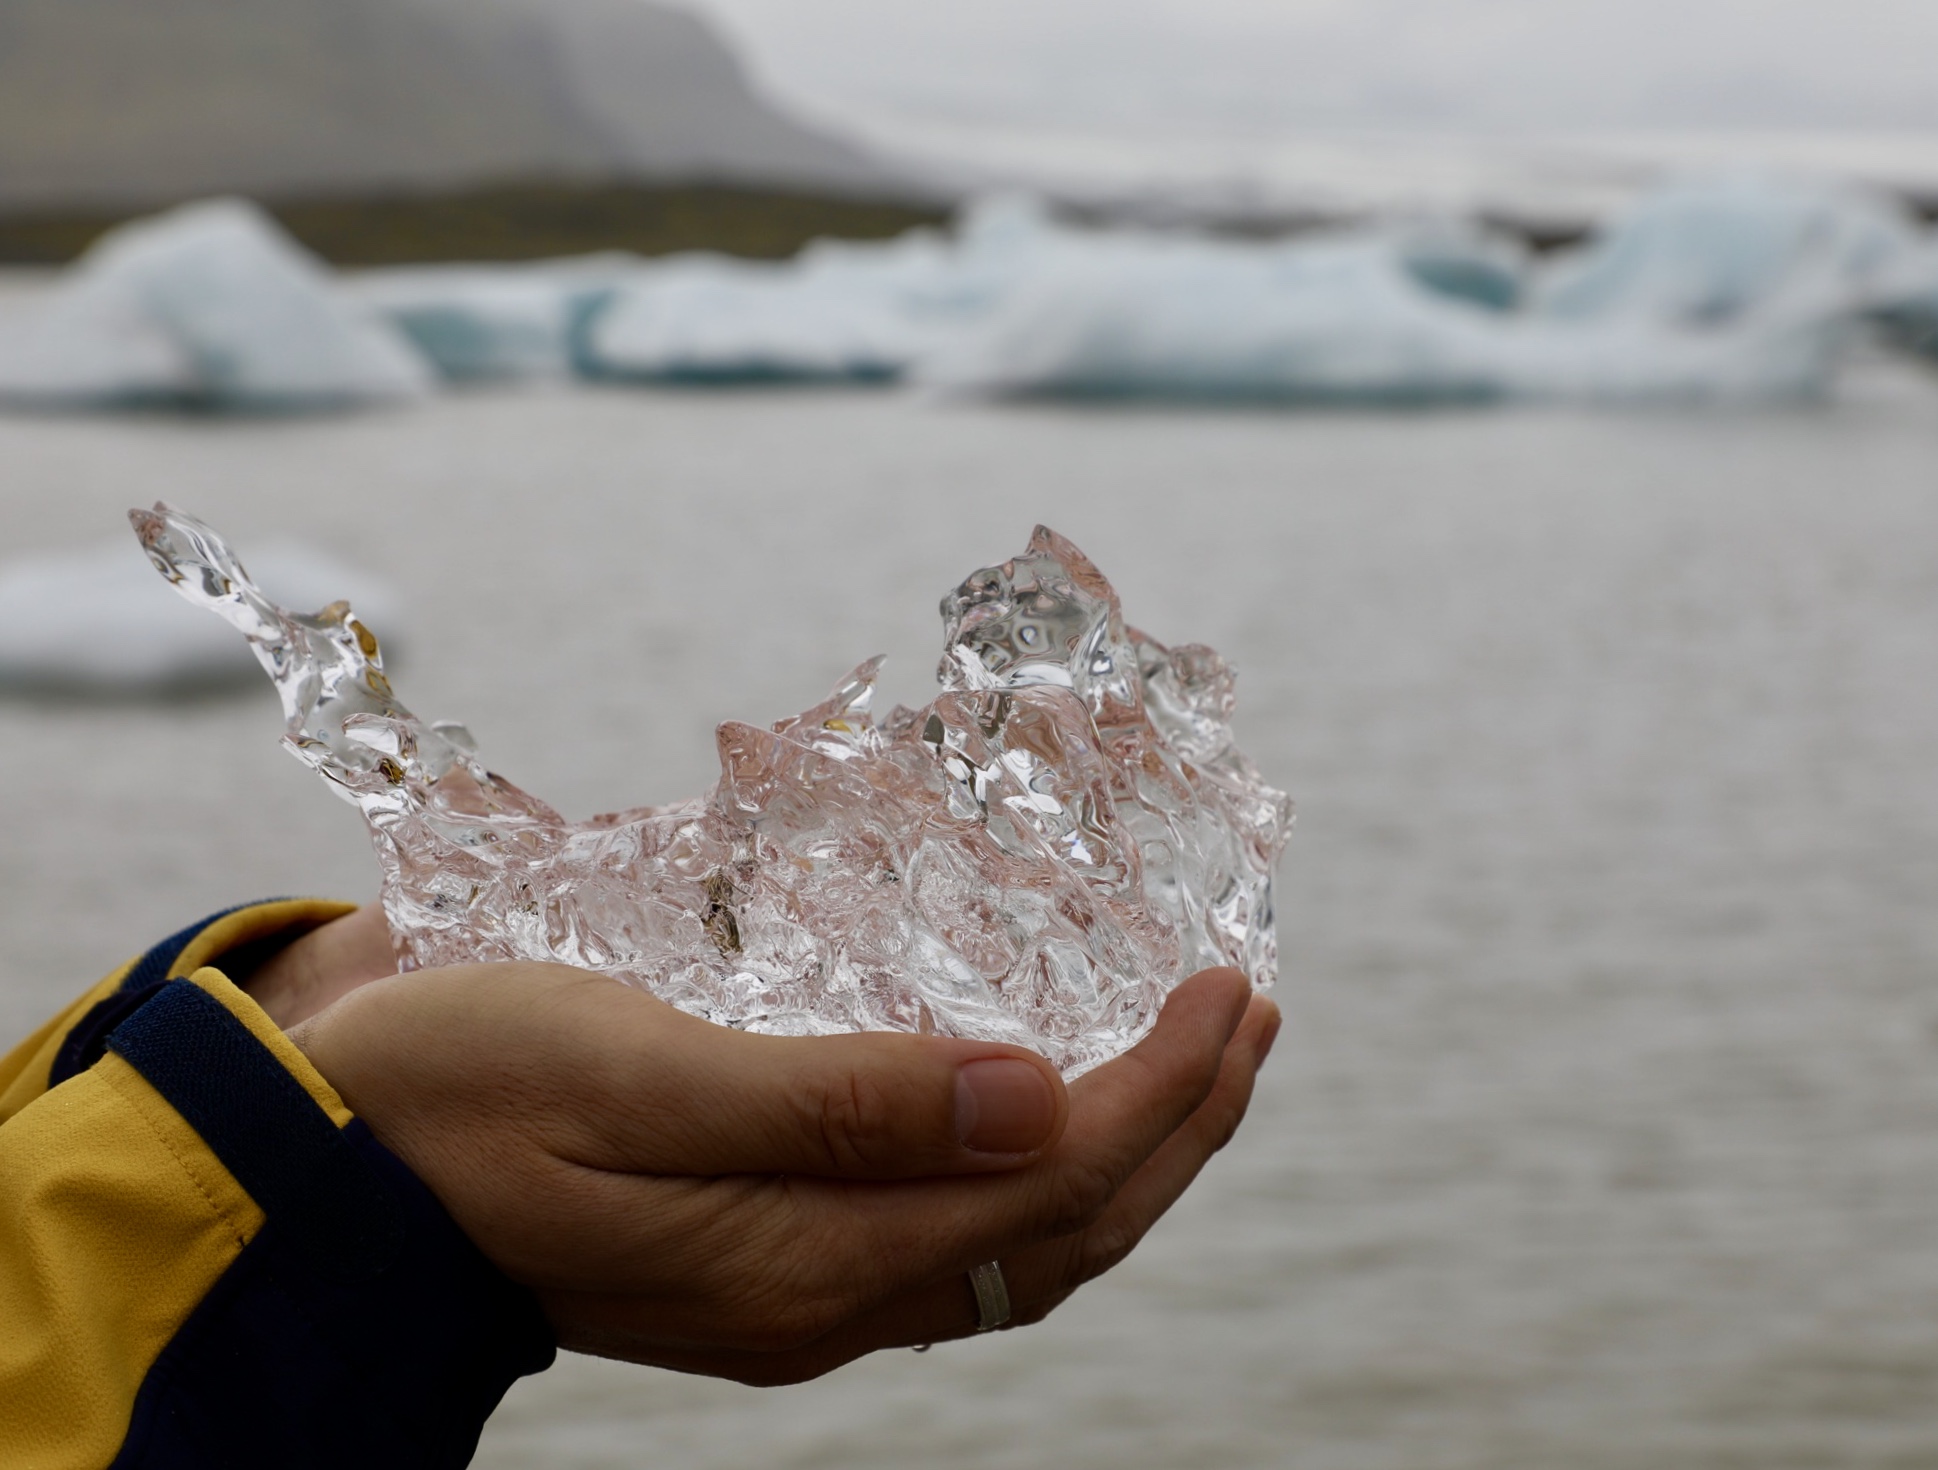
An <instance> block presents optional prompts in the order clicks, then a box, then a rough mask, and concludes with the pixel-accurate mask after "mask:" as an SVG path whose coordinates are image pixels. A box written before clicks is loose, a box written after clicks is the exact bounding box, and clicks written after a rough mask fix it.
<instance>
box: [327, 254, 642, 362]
mask: <svg viewBox="0 0 1938 1470" xmlns="http://www.w3.org/2000/svg"><path fill="white" fill-rule="evenodd" d="M645 269H647V267H646V265H645V262H643V261H642V260H640V258H639V257H638V256H635V255H629V254H625V253H623V252H613V253H610V254H604V255H593V256H585V257H581V258H577V259H566V260H552V261H540V262H536V263H534V264H531V265H512V266H483V265H428V266H397V267H391V268H388V269H383V270H371V271H364V272H362V273H360V274H358V275H356V276H353V277H351V278H349V279H348V280H347V281H346V282H345V283H344V291H345V294H346V295H347V296H348V297H349V299H351V300H352V301H355V302H358V303H360V304H361V305H363V306H365V307H367V308H368V309H370V310H371V311H373V312H375V313H376V314H377V315H378V316H380V317H382V318H383V319H384V320H386V321H388V322H389V323H390V324H391V325H392V326H393V327H395V328H396V329H397V330H398V331H399V332H401V333H403V335H404V336H406V337H408V338H409V339H410V341H411V343H412V344H413V345H414V346H415V347H416V348H417V350H418V351H419V352H420V353H421V354H423V356H424V357H425V359H426V360H428V361H429V362H430V363H431V365H432V366H433V367H435V368H436V369H437V371H438V374H439V375H440V376H441V377H442V378H443V379H444V380H445V381H446V382H452V383H476V382H503V381H515V380H520V379H528V378H559V377H564V376H565V375H566V374H567V373H568V372H570V370H571V367H572V363H573V360H574V351H573V346H572V344H573V341H574V338H575V336H576V334H577V332H578V330H579V328H580V327H581V326H582V325H583V323H584V322H586V321H587V320H588V319H589V318H590V317H591V316H592V314H593V313H594V312H596V311H597V310H598V309H599V308H600V307H601V306H603V305H604V303H605V302H606V300H607V299H608V298H609V297H610V296H611V294H612V292H613V291H614V290H615V289H616V288H617V287H618V286H619V285H620V284H621V283H623V282H624V281H625V280H627V279H628V278H630V277H632V276H635V275H638V274H640V273H641V272H642V271H643V270H645Z"/></svg>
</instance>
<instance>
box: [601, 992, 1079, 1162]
mask: <svg viewBox="0 0 1938 1470" xmlns="http://www.w3.org/2000/svg"><path fill="white" fill-rule="evenodd" d="M654 1020H655V1022H656V1023H657V1024H656V1025H655V1026H654V1028H653V1029H654V1030H656V1031H659V1032H660V1033H661V1034H660V1035H659V1036H658V1037H657V1038H655V1040H656V1043H657V1044H656V1045H654V1047H653V1055H651V1056H650V1057H647V1056H636V1057H634V1058H632V1059H631V1061H630V1064H629V1066H628V1067H627V1069H626V1072H627V1074H628V1075H629V1085H627V1086H625V1087H624V1088H622V1089H619V1090H616V1091H615V1092H614V1093H613V1094H612V1095H611V1106H609V1107H608V1108H605V1109H602V1110H601V1126H600V1128H599V1129H598V1135H597V1136H598V1140H599V1143H600V1144H601V1145H602V1146H601V1147H599V1148H598V1149H597V1152H598V1154H600V1155H602V1157H587V1158H581V1159H578V1160H577V1161H576V1162H580V1163H584V1164H589V1165H592V1166H594V1167H603V1168H609V1169H621V1170H625V1171H627V1172H642V1171H644V1172H653V1173H667V1174H694V1175H720V1174H776V1173H778V1174H813V1175H821V1176H824V1177H829V1178H844V1179H906V1178H917V1177H922V1176H927V1175H936V1174H964V1173H978V1172H985V1171H989V1170H998V1169H1008V1168H1014V1167H1016V1166H1018V1165H1020V1164H1024V1163H1028V1162H1029V1161H1031V1160H1032V1159H1035V1158H1036V1157H1038V1156H1039V1155H1040V1154H1042V1152H1043V1151H1044V1150H1045V1149H1047V1148H1049V1147H1050V1146H1051V1145H1053V1144H1054V1143H1055V1142H1056V1141H1057V1139H1058V1138H1059V1137H1060V1136H1061V1134H1062V1132H1063V1126H1064V1122H1065V1120H1066V1118H1067V1116H1068V1112H1069V1098H1068V1096H1067V1094H1066V1093H1065V1091H1064V1086H1063V1079H1062V1078H1060V1077H1059V1076H1058V1075H1057V1073H1056V1069H1055V1068H1054V1067H1052V1066H1051V1065H1050V1064H1049V1063H1048V1062H1047V1061H1045V1060H1044V1059H1043V1058H1042V1057H1040V1056H1037V1055H1036V1054H1035V1053H1034V1052H1030V1051H1026V1050H1024V1049H1023V1048H1021V1047H1015V1046H1004V1045H1000V1044H997V1043H993V1042H976V1041H961V1040H955V1039H951V1038H946V1037H939V1036H909V1035H902V1034H896V1033H888V1032H864V1033H862V1034H859V1035H853V1036H812V1037H776V1036H753V1035H749V1034H747V1033H746V1032H741V1031H731V1030H728V1029H727V1028H725V1027H721V1026H716V1025H713V1024H711V1023H710V1022H707V1021H701V1020H698V1019H696V1018H693V1017H690V1016H686V1015H684V1014H682V1013H679V1012H676V1011H671V1010H670V1008H669V1009H667V1010H664V1011H661V1012H659V1013H658V1014H656V1016H655V1017H654ZM669 1032H670V1033H674V1034H668V1033H669Z"/></svg>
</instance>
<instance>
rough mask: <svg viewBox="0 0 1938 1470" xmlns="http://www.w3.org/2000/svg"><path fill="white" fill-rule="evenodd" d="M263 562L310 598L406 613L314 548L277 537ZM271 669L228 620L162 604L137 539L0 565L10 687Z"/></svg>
mask: <svg viewBox="0 0 1938 1470" xmlns="http://www.w3.org/2000/svg"><path fill="white" fill-rule="evenodd" d="M252 560H253V561H254V562H255V565H256V570H257V571H258V572H259V573H260V574H261V576H262V580H263V584H264V585H265V586H267V587H270V588H272V589H274V591H275V593H276V595H277V596H278V597H280V598H282V599H284V600H285V601H287V602H293V603H295V604H296V605H297V606H299V607H301V606H321V605H322V604H323V603H325V602H328V601H329V600H330V599H332V598H334V597H340V596H344V595H346V594H347V595H349V596H350V597H352V598H354V599H355V601H356V605H357V606H358V607H360V608H363V609H365V610H366V612H367V613H368V614H369V615H370V616H371V617H373V618H379V619H381V620H382V621H383V623H384V626H385V627H387V628H389V627H393V626H395V624H394V623H393V621H392V620H393V619H396V618H400V617H401V614H400V613H399V612H398V602H397V598H396V597H395V595H394V594H393V593H391V592H390V591H389V590H388V589H387V588H385V587H384V586H383V585H382V584H381V583H379V582H377V581H375V580H373V579H372V578H370V577H368V576H365V575H363V574H361V573H359V572H357V571H355V570H353V569H352V568H350V567H347V566H345V565H344V564H343V563H342V562H340V561H338V560H336V559H335V558H334V557H331V556H328V555H325V554H324V553H322V552H319V551H316V550H314V549H312V548H310V547H306V546H301V545H297V544H295V543H286V544H280V545H278V544H272V545H268V546H265V547H263V548H262V550H261V551H260V552H258V553H257V554H256V555H255V556H254V557H253V558H252ZM259 677H260V675H259V674H258V673H257V672H256V666H255V661H254V660H253V659H251V658H250V657H249V655H248V651H247V649H246V648H245V647H244V646H242V645H241V644H239V643H238V642H237V641H236V638H235V635H234V634H232V633H230V632H228V631H227V630H226V629H224V628H223V627H222V626H221V625H220V624H218V623H215V622H212V621H211V620H209V619H208V618H204V617H197V616H196V615H195V612H194V610H193V609H191V608H186V607H178V606H175V605H173V604H171V603H163V604H162V605H160V606H157V605H156V603H155V584H154V580H153V574H152V572H151V571H150V570H149V568H148V566H147V564H146V563H145V562H144V561H143V560H142V558H141V555H140V552H139V551H138V549H137V548H135V547H132V546H130V545H129V544H128V543H127V541H126V540H125V539H124V540H118V541H114V542H110V543H107V544H105V545H100V546H90V547H81V548H77V549H75V550H72V551H60V552H46V553H43V554H41V555H39V556H34V557H23V558H20V559H18V560H15V561H11V562H7V563H5V564H0V693H16V694H17V693H39V692H44V691H57V692H62V693H73V694H90V695H165V694H178V693H187V692H193V691H198V690H204V689H213V688H216V687H220V686H230V685H236V684H241V683H245V682H247V681H248V680H250V679H253V678H259Z"/></svg>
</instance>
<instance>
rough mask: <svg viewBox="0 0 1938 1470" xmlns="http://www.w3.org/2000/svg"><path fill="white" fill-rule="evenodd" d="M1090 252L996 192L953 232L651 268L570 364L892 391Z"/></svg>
mask: <svg viewBox="0 0 1938 1470" xmlns="http://www.w3.org/2000/svg"><path fill="white" fill-rule="evenodd" d="M1086 244H1087V239H1086V237H1084V236H1081V235H1077V234H1075V233H1073V232H1070V231H1067V230H1061V229H1059V228H1058V227H1056V226H1055V225H1054V224H1052V223H1051V222H1050V220H1049V217H1048V215H1047V213H1046V212H1045V211H1044V209H1043V207H1042V205H1041V204H1039V203H1037V202H1036V201H1034V200H1032V199H1029V198H1027V197H1024V196H1013V195H998V196H993V197H990V198H987V199H984V200H980V201H977V202H976V203H974V204H972V205H971V206H970V207H969V208H968V209H967V210H965V211H964V216H963V219H962V221H961V223H960V224H959V225H958V227H957V229H956V231H955V232H954V234H953V236H950V235H945V234H943V233H941V232H939V231H936V230H931V229H918V230H912V231H910V232H909V233H907V234H905V235H902V236H900V237H898V238H896V239H893V240H887V241H867V242H855V241H840V240H819V241H816V242H814V243H813V244H811V245H809V246H808V247H807V248H806V249H805V250H803V251H802V252H801V253H800V254H799V255H797V256H795V257H794V258H793V259H791V260H785V261H778V262H769V261H746V260H732V259H728V258H726V257H724V256H717V255H705V254H692V255H684V256H677V257H673V258H672V259H669V260H666V261H662V262H651V263H648V264H646V265H644V266H643V267H642V269H641V270H640V271H639V272H638V273H637V274H636V275H634V276H633V277H632V278H631V279H630V280H628V281H626V282H624V283H623V284H621V285H620V286H619V287H618V288H617V289H615V290H614V291H613V293H612V294H611V296H610V297H609V298H608V299H607V300H606V301H605V302H604V303H603V304H602V305H601V306H600V307H599V308H597V309H596V311H595V312H594V313H593V314H592V315H591V316H590V318H589V320H588V324H587V327H586V330H585V331H584V332H583V333H582V334H581V337H580V349H579V356H578V361H577V366H578V368H579V370H580V372H581V373H583V374H584V375H585V376H587V377H590V378H599V379H620V380H632V381H643V382H671V383H777V382H780V383H784V382H797V383H816V382H819V383H833V382H847V383H883V382H891V381H895V380H897V379H900V378H902V377H903V376H905V375H906V374H907V373H908V372H909V371H910V370H911V369H913V368H914V367H916V366H917V365H918V364H919V363H920V362H921V361H922V360H924V359H925V358H926V357H928V356H929V355H930V354H932V353H933V352H935V351H937V350H939V349H940V348H941V347H942V346H943V345H944V344H946V343H947V342H949V341H950V340H951V339H952V337H954V336H955V335H957V334H959V333H960V332H962V331H963V330H965V329H967V328H969V327H971V326H973V325H974V324H975V323H977V322H979V321H980V320H982V319H983V318H985V317H987V316H988V315H989V314H990V313H991V312H993V311H994V310H996V309H997V308H998V307H999V306H1000V305H1001V304H1002V303H1003V302H1004V301H1005V300H1006V299H1007V298H1008V297H1009V296H1010V295H1011V294H1013V292H1014V291H1015V290H1016V289H1017V287H1018V286H1019V285H1021V284H1022V283H1023V282H1025V281H1026V280H1028V279H1029V278H1031V276H1032V275H1033V274H1035V273H1037V272H1039V271H1040V270H1041V269H1042V268H1043V267H1044V265H1045V264H1046V263H1047V262H1050V261H1057V260H1064V259H1066V258H1073V257H1075V258H1080V257H1081V256H1082V254H1083V252H1084V249H1085V248H1086Z"/></svg>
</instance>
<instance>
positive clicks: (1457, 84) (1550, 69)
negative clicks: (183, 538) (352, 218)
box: [687, 0, 1938, 134]
mask: <svg viewBox="0 0 1938 1470" xmlns="http://www.w3.org/2000/svg"><path fill="white" fill-rule="evenodd" d="M687 3H689V4H691V5H693V6H694V8H697V9H699V10H702V11H704V12H707V13H709V14H712V15H713V16H715V17H716V18H718V19H719V20H721V21H722V22H723V23H724V24H725V25H726V27H727V28H728V29H729V30H730V31H731V32H732V33H733V34H734V35H735V36H736V38H737V39H739V40H740V41H741V43H742V45H743V49H745V50H746V51H748V52H749V53H750V54H751V56H752V58H753V60H754V61H755V64H756V65H757V67H758V68H759V70H760V72H761V73H762V74H763V75H764V76H765V77H767V78H768V79H769V80H770V81H771V82H772V83H773V84H774V85H775V87H776V88H777V90H779V91H781V92H783V93H785V94H788V95H791V96H793V97H795V98H797V99H800V100H803V101H807V102H811V103H816V104H819V105H820V106H821V107H822V108H823V109H824V110H826V111H828V112H830V113H838V114H842V115H846V116H849V117H852V118H868V119H871V120H874V121H876V122H880V121H883V120H892V119H895V118H905V119H907V120H909V121H910V122H911V123H916V124H937V125H953V126H961V125H969V126H973V125H977V124H1002V125H1006V126H1020V127H1042V128H1054V129H1068V130H1077V131H1089V130H1097V131H1105V132H1112V133H1118V134H1128V133H1132V132H1136V131H1139V130H1145V129H1159V130H1173V129H1184V130H1189V131H1193V132H1248V131H1255V130H1265V131H1270V130H1278V129H1285V128H1293V127H1296V128H1300V129H1307V130H1310V129H1314V128H1342V129H1375V130H1382V131H1385V130H1394V129H1398V130H1415V129H1418V130H1427V129H1431V130H1436V131H1438V130H1448V129H1454V130H1461V131H1470V132H1472V131H1485V132H1508V133H1515V132H1520V133H1526V132H1528V131H1530V130H1543V131H1546V130H1566V131H1610V130H1621V131H1630V130H1636V129H1670V130H1677V131H1699V130H1715V129H1756V130H1784V131H1794V130H1818V129H1839V130H1867V131H1904V130H1933V131H1938V0H1836V3H1828V0H947V3H944V0H687Z"/></svg>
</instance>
